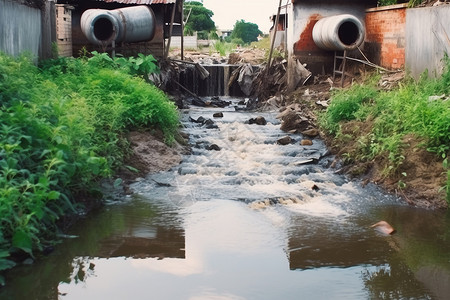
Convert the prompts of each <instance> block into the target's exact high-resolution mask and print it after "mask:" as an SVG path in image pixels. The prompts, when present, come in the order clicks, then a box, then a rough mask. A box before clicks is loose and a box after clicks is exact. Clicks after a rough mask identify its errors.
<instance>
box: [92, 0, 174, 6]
mask: <svg viewBox="0 0 450 300" xmlns="http://www.w3.org/2000/svg"><path fill="white" fill-rule="evenodd" d="M97 1H101V2H107V3H108V2H109V3H111V2H114V3H123V4H143V5H150V4H173V3H175V2H176V0H97Z"/></svg>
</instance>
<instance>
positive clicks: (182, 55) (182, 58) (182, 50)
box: [181, 0, 184, 60]
mask: <svg viewBox="0 0 450 300" xmlns="http://www.w3.org/2000/svg"><path fill="white" fill-rule="evenodd" d="M183 3H184V0H181V60H184V7H183Z"/></svg>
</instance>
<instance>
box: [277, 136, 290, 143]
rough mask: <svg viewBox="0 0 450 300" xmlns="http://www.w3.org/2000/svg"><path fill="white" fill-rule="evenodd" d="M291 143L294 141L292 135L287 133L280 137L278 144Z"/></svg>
mask: <svg viewBox="0 0 450 300" xmlns="http://www.w3.org/2000/svg"><path fill="white" fill-rule="evenodd" d="M290 143H292V138H291V137H290V136H288V135H286V136H284V137H282V138H279V139H278V140H277V144H280V145H288V144H290Z"/></svg>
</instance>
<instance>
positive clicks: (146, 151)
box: [118, 131, 187, 184]
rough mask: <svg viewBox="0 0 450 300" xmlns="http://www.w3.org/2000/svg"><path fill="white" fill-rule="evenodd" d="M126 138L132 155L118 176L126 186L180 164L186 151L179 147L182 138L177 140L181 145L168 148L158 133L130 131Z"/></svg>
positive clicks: (176, 144)
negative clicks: (140, 178) (139, 178)
mask: <svg viewBox="0 0 450 300" xmlns="http://www.w3.org/2000/svg"><path fill="white" fill-rule="evenodd" d="M127 138H128V141H129V143H130V145H131V147H132V153H131V155H130V156H129V157H128V158H127V160H126V162H125V165H124V166H123V167H122V168H121V170H120V171H119V174H118V176H119V177H120V178H122V179H123V180H124V181H125V183H126V184H127V183H128V182H130V181H133V180H135V179H136V178H138V177H143V176H145V175H147V174H151V173H157V172H161V171H167V170H169V169H170V168H172V167H173V166H176V165H178V164H180V162H181V155H182V154H183V153H185V152H186V151H187V148H186V147H184V146H182V145H181V143H183V141H182V137H180V139H179V140H180V142H181V143H179V142H176V143H175V145H173V146H168V145H167V144H165V143H164V141H163V140H164V137H163V135H162V133H160V132H149V131H132V132H130V133H129V134H128V137H127Z"/></svg>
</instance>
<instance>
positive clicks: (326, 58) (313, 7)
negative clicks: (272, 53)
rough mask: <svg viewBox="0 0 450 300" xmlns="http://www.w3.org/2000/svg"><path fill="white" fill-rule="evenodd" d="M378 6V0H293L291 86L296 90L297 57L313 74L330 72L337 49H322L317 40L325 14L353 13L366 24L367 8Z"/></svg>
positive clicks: (289, 41) (290, 8)
mask: <svg viewBox="0 0 450 300" xmlns="http://www.w3.org/2000/svg"><path fill="white" fill-rule="evenodd" d="M376 5H377V1H376V0H363V1H362V0H315V1H311V0H292V3H290V4H289V5H288V7H287V14H288V21H287V24H288V26H287V52H288V70H289V71H288V86H289V88H290V89H294V88H295V86H293V82H295V80H293V76H294V69H295V66H296V60H299V61H300V62H301V63H302V64H306V65H307V68H308V69H309V70H310V71H311V72H313V74H322V73H329V72H331V71H332V68H333V58H334V52H332V51H326V50H322V49H320V48H319V47H317V45H316V44H315V43H314V40H313V38H312V31H313V28H314V25H315V24H316V22H317V21H318V20H320V19H322V18H324V17H328V16H334V15H340V14H351V15H354V16H355V17H357V18H358V19H359V20H360V21H361V23H362V24H365V10H366V9H367V8H370V7H375V6H376Z"/></svg>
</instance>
